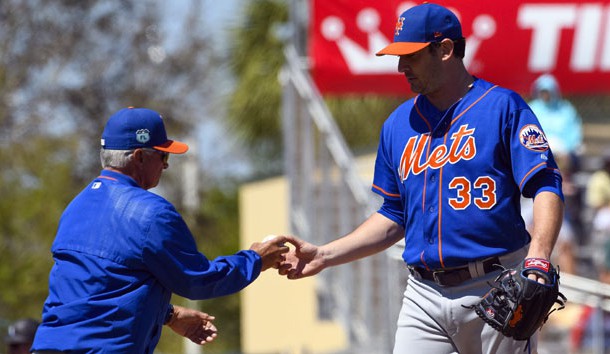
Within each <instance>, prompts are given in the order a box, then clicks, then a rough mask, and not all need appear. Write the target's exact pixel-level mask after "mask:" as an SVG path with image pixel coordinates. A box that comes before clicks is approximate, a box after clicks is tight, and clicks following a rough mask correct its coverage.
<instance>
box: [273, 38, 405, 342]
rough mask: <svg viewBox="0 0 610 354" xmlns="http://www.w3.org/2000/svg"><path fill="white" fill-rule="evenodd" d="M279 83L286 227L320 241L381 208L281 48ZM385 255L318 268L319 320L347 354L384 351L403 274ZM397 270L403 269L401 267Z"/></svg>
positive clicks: (297, 65)
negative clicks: (341, 335)
mask: <svg viewBox="0 0 610 354" xmlns="http://www.w3.org/2000/svg"><path fill="white" fill-rule="evenodd" d="M284 54H285V56H286V64H285V66H284V68H283V69H282V71H281V73H280V82H281V84H282V86H283V93H284V96H283V108H282V109H283V112H282V115H283V125H284V147H285V171H286V175H287V178H288V180H289V185H290V187H289V188H290V193H289V194H290V210H291V227H292V229H293V230H294V231H295V232H296V234H298V235H300V236H301V237H303V238H304V239H306V240H308V241H310V242H312V243H315V244H324V243H327V242H329V241H331V240H334V239H336V238H338V237H340V236H343V235H345V234H347V233H349V232H350V231H352V230H353V229H355V228H356V227H357V226H358V225H359V224H360V223H362V222H363V221H364V220H365V219H366V218H367V217H369V216H370V215H371V214H372V213H373V212H375V210H376V209H377V208H378V206H379V205H380V204H379V203H380V200H379V199H375V197H374V194H373V193H372V192H371V191H370V190H369V187H368V186H369V185H370V181H368V182H365V181H363V179H362V177H361V176H360V175H359V174H358V171H357V169H356V168H357V164H356V162H355V159H354V157H353V155H352V153H351V151H350V150H349V148H348V146H347V144H346V143H345V141H344V139H343V136H342V134H341V133H340V131H339V129H338V127H337V125H336V123H335V121H334V120H333V118H332V116H331V114H330V112H329V110H328V108H327V106H326V104H325V102H324V100H323V99H322V97H321V96H320V94H319V92H318V91H317V89H316V86H315V85H314V84H313V82H312V80H311V78H310V77H309V75H308V73H307V70H306V66H305V65H304V63H303V61H302V59H301V58H300V57H299V56H298V54H297V51H296V50H295V49H294V48H293V47H291V46H287V47H286V49H285V53H284ZM401 263H402V262H401V261H398V260H397V259H396V258H394V257H391V256H390V253H389V252H385V253H381V254H378V255H375V256H371V257H367V258H365V259H362V260H360V261H356V262H352V263H349V264H345V265H341V266H338V267H334V268H331V269H327V270H325V271H324V272H322V273H321V274H320V275H319V276H318V277H317V279H318V281H319V283H318V299H319V314H318V315H319V318H320V319H338V320H340V321H341V322H342V323H343V325H344V326H345V328H346V331H347V332H348V333H349V340H350V348H349V349H348V350H347V352H349V353H373V354H374V353H388V352H390V351H391V343H393V336H394V332H395V329H394V327H395V322H396V316H397V314H398V310H399V308H400V305H401V298H402V292H403V291H404V286H405V284H406V274H402V275H403V276H404V277H405V278H404V279H403V281H401V280H400V275H401V274H393V272H395V273H406V272H400V269H401V268H400V264H401ZM402 269H404V267H403V268H402Z"/></svg>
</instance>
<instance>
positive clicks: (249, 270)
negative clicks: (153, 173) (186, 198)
mask: <svg viewBox="0 0 610 354" xmlns="http://www.w3.org/2000/svg"><path fill="white" fill-rule="evenodd" d="M51 251H52V253H53V259H54V265H53V267H52V269H51V272H50V275H49V296H48V298H47V299H46V301H45V304H44V308H43V313H42V324H41V325H40V327H39V329H38V331H37V333H36V337H35V341H34V344H33V346H32V349H33V350H61V351H69V352H70V353H130V354H131V353H152V352H153V350H154V348H155V346H156V344H157V343H158V341H159V337H160V335H161V328H162V326H163V322H164V320H165V317H166V315H167V312H168V309H169V302H170V297H171V295H172V293H176V294H178V295H180V296H183V297H186V298H189V299H208V298H212V297H217V296H222V295H227V294H231V293H235V292H237V291H239V290H241V289H243V288H244V287H246V286H247V285H248V284H250V283H251V282H252V281H254V280H255V279H256V278H257V277H258V275H259V274H260V270H261V259H260V256H259V255H258V254H257V253H256V252H254V251H241V252H238V253H236V254H234V255H230V256H223V257H218V258H216V259H214V260H208V258H207V257H206V256H205V255H203V254H201V253H200V252H199V251H198V250H197V246H196V244H195V240H194V239H193V236H192V234H191V232H190V231H189V229H188V227H187V226H186V224H185V222H184V220H183V219H182V217H181V216H180V215H179V214H178V212H177V211H176V210H175V208H174V207H173V206H172V205H171V204H170V203H169V202H168V201H166V200H165V199H164V198H162V197H160V196H159V195H156V194H154V193H151V192H148V191H146V190H144V189H142V188H140V187H139V186H138V185H137V184H136V182H135V181H134V180H133V179H131V178H130V177H128V176H125V175H123V174H120V173H116V172H112V171H107V170H103V171H102V173H101V175H100V176H99V177H98V178H96V179H95V180H93V181H92V182H91V183H90V184H89V185H88V186H87V187H86V188H85V189H84V190H83V191H82V192H81V193H80V194H79V195H78V196H77V197H76V198H74V200H73V201H72V202H71V203H70V204H69V205H68V207H67V208H66V210H65V211H64V213H63V215H62V217H61V220H60V222H59V227H58V231H57V235H56V238H55V241H54V243H53V246H52V249H51Z"/></svg>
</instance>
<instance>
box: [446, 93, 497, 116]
mask: <svg viewBox="0 0 610 354" xmlns="http://www.w3.org/2000/svg"><path fill="white" fill-rule="evenodd" d="M496 87H498V85H494V86H492V87H490V88H489V90H487V91H485V93H484V94H482V95H481V97H479V98H477V100H476V101H474V102H472V104H471V105H470V106H468V107H466V109H464V110H463V111H462V112H460V114H458V115H457V116H456V117H455V118H453V120H452V121H451V124H453V122H455V121H456V120H458V119H459V118H460V117H461V116H463V115H464V113H466V112H468V111H469V110H470V109H471V108H472V107H473V106H474V105H475V104H477V103H479V101H481V100H482V99H483V97H485V96H487V94H488V93H489V92H490V91H491V90H493V89H495V88H496Z"/></svg>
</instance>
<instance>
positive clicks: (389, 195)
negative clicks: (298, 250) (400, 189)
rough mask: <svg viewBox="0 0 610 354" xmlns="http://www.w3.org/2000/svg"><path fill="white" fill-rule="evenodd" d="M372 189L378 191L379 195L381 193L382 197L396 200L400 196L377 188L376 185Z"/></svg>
mask: <svg viewBox="0 0 610 354" xmlns="http://www.w3.org/2000/svg"><path fill="white" fill-rule="evenodd" d="M373 188H375V189H376V190H378V191H380V192H381V193H383V194H384V195H387V196H388V197H395V198H398V197H400V194H394V193H389V192H386V191H384V190H383V188H381V187H378V186H376V185H374V184H373Z"/></svg>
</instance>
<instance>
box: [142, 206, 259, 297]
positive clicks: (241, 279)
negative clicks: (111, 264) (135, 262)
mask: <svg viewBox="0 0 610 354" xmlns="http://www.w3.org/2000/svg"><path fill="white" fill-rule="evenodd" d="M145 237H146V240H145V241H144V244H145V248H144V250H143V261H144V263H145V264H146V265H147V266H148V269H149V270H150V271H151V272H152V273H153V275H154V276H155V277H156V278H157V279H158V280H159V281H160V282H161V283H162V284H163V286H165V287H166V288H168V289H170V290H171V291H172V292H174V293H176V294H178V295H180V296H184V297H187V298H189V299H199V300H201V299H209V298H212V297H218V296H223V295H228V294H232V293H235V292H237V291H240V290H241V289H243V288H245V287H246V286H247V285H248V284H250V283H252V282H253V281H254V280H255V279H256V278H257V277H258V275H259V274H260V271H261V259H260V256H259V255H258V254H257V253H256V252H254V251H249V250H247V251H240V252H238V253H236V254H233V255H229V256H221V257H218V258H215V259H214V260H209V259H208V258H207V257H206V256H205V255H204V254H202V253H200V252H199V251H198V250H197V245H196V243H195V240H194V238H193V236H192V234H191V232H190V230H189V229H188V227H187V225H186V224H185V222H184V220H183V219H182V217H181V216H180V215H179V214H178V212H177V211H176V210H175V209H174V208H173V207H171V206H169V205H168V206H166V207H163V208H161V209H160V210H159V212H158V214H157V218H156V220H155V221H154V222H153V223H152V225H151V227H150V230H149V232H148V234H147V235H146V236H145Z"/></svg>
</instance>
